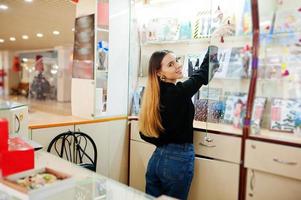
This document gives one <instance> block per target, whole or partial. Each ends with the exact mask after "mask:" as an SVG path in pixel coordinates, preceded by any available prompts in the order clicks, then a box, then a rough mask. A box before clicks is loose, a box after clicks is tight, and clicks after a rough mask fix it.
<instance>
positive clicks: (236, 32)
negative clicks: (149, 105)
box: [132, 0, 252, 135]
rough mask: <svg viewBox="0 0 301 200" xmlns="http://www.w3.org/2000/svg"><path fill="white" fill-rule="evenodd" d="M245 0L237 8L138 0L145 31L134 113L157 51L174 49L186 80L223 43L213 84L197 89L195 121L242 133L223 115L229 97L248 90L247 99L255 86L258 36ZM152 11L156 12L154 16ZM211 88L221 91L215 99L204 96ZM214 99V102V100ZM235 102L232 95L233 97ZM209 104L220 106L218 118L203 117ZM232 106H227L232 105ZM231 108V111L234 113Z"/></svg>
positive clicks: (138, 19)
mask: <svg viewBox="0 0 301 200" xmlns="http://www.w3.org/2000/svg"><path fill="white" fill-rule="evenodd" d="M244 4H248V2H245V1H235V8H236V9H233V6H232V7H231V6H230V5H229V4H227V2H222V1H207V2H201V3H200V2H199V1H193V0H189V2H183V1H177V0H174V1H172V2H165V1H162V2H157V1H148V3H142V2H140V1H136V3H135V4H134V9H133V17H132V18H134V19H132V23H133V24H135V27H137V29H138V32H139V44H140V54H139V55H140V57H139V61H140V62H139V64H138V68H139V70H138V83H137V88H136V91H135V92H134V95H133V104H132V115H137V114H138V108H139V105H140V104H139V103H141V94H142V93H143V92H142V91H143V87H145V85H146V80H147V78H146V76H147V68H148V60H149V57H150V55H151V54H152V53H153V52H154V51H156V50H160V49H169V50H172V51H173V52H174V53H175V54H176V55H177V57H178V61H179V62H181V63H182V64H183V75H184V78H183V79H182V80H180V81H184V80H186V79H187V78H188V77H190V76H191V75H192V73H193V72H194V71H195V70H197V69H199V68H200V65H201V63H202V60H203V58H204V56H205V53H206V51H207V47H208V46H209V45H212V44H214V45H217V46H218V47H219V50H218V60H219V63H220V66H219V69H218V71H217V72H216V73H215V75H214V78H213V79H212V80H211V82H210V86H207V87H206V86H203V87H202V89H201V90H200V93H201V95H200V94H197V95H195V97H194V103H195V107H196V116H195V124H194V125H195V128H200V129H207V128H208V127H210V130H211V129H212V130H215V131H219V132H224V131H227V133H231V134H238V135H239V134H242V131H241V129H238V128H237V127H235V126H233V125H232V124H233V122H232V120H224V119H223V118H224V110H225V108H226V104H225V102H226V100H225V98H224V97H225V96H227V97H228V96H231V94H232V93H233V95H236V94H239V95H240V94H244V97H243V98H244V99H246V95H247V92H248V89H249V82H250V75H251V67H250V66H251V62H250V60H251V46H252V36H251V34H250V33H251V26H250V25H251V19H250V16H249V18H248V17H247V16H246V17H244V20H241V19H242V16H243V15H245V14H244V11H245V10H246V9H249V8H248V7H247V8H244ZM179 7H180V8H181V9H180V10H179V12H177V14H176V15H175V14H174V11H175V10H178V9H177V8H179ZM242 8H243V9H242ZM171 11H173V12H171ZM148 13H152V14H150V15H148ZM249 14H250V13H249ZM153 16H155V17H153ZM223 26H231V27H232V29H231V31H228V30H226V29H223V28H220V29H217V28H218V27H223ZM208 88H210V90H211V89H213V90H215V92H216V93H215V97H214V99H210V102H209V103H208V99H202V98H204V91H203V90H206V89H208ZM202 94H203V96H202ZM229 98H230V97H229ZM213 101H214V105H211V104H212V103H213ZM215 103H216V104H215ZM229 103H230V100H228V104H229ZM201 104H202V105H201ZM208 104H209V105H208ZM205 105H206V106H209V107H210V108H212V109H213V108H214V109H217V110H216V113H215V115H216V116H214V117H213V116H211V115H210V114H209V115H210V117H209V118H211V119H212V120H207V118H206V119H205V117H204V116H202V115H207V108H205ZM211 106H213V107H211ZM227 106H228V107H227V108H229V107H230V106H229V105H227ZM232 106H233V105H232ZM199 107H201V108H205V110H202V109H199ZM226 111H227V112H226V114H227V113H228V112H231V111H228V110H226ZM204 112H205V113H204ZM225 116H228V115H225ZM203 122H207V123H203ZM221 122H223V123H221ZM226 122H227V123H226ZM236 126H238V125H236Z"/></svg>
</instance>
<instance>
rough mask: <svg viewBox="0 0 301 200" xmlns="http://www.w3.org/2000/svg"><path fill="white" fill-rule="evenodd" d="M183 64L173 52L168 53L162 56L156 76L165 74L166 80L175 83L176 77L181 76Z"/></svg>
mask: <svg viewBox="0 0 301 200" xmlns="http://www.w3.org/2000/svg"><path fill="white" fill-rule="evenodd" d="M182 68H183V65H182V64H181V63H180V62H178V60H177V58H176V55H175V54H174V53H168V54H166V55H165V56H164V58H163V60H162V62H161V68H160V70H159V71H158V73H157V74H158V76H159V77H162V75H163V76H165V81H166V82H171V83H176V81H177V79H180V78H183V73H182Z"/></svg>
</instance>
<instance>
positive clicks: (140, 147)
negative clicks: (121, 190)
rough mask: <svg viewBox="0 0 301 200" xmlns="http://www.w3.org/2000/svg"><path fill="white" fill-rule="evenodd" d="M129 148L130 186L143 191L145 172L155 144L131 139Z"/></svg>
mask: <svg viewBox="0 0 301 200" xmlns="http://www.w3.org/2000/svg"><path fill="white" fill-rule="evenodd" d="M130 145H131V149H130V187H133V188H135V189H138V190H140V191H143V192H144V191H145V172H146V168H147V164H148V160H149V159H150V157H151V155H152V153H153V152H154V150H155V148H156V147H155V146H154V145H151V144H148V143H144V142H138V141H135V140H131V144H130Z"/></svg>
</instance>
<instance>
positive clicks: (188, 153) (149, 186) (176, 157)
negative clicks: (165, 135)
mask: <svg viewBox="0 0 301 200" xmlns="http://www.w3.org/2000/svg"><path fill="white" fill-rule="evenodd" d="M193 171H194V147H193V144H188V143H187V144H167V145H164V146H161V147H157V148H156V150H155V151H154V153H153V155H152V156H151V158H150V160H149V162H148V166H147V171H146V190H145V191H146V193H147V194H150V195H152V196H155V197H158V196H160V195H163V194H165V195H168V196H171V197H174V198H178V199H187V196H188V192H189V188H190V185H191V181H192V177H193Z"/></svg>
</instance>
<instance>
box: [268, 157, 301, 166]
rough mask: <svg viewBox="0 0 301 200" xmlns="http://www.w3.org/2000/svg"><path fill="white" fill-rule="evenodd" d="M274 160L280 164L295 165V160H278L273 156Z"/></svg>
mask: <svg viewBox="0 0 301 200" xmlns="http://www.w3.org/2000/svg"><path fill="white" fill-rule="evenodd" d="M273 161H274V162H277V163H280V164H285V165H297V164H298V163H297V162H289V161H284V160H280V159H278V158H273Z"/></svg>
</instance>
